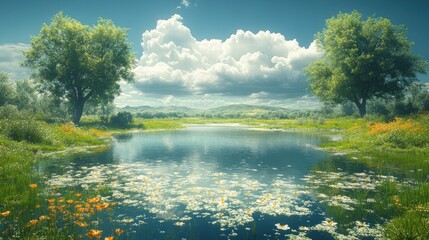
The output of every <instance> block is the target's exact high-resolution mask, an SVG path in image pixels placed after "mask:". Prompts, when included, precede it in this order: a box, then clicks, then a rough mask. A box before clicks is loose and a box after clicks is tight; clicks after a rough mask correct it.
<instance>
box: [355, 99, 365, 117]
mask: <svg viewBox="0 0 429 240" xmlns="http://www.w3.org/2000/svg"><path fill="white" fill-rule="evenodd" d="M354 103H355V104H356V107H357V108H358V109H359V115H360V117H361V118H364V117H365V115H366V99H365V98H364V99H362V102H360V101H359V100H356V101H355V102H354Z"/></svg>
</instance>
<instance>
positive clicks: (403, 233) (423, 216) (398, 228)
mask: <svg viewBox="0 0 429 240" xmlns="http://www.w3.org/2000/svg"><path fill="white" fill-rule="evenodd" d="M426 207H427V206H426ZM427 210H428V209H426V211H427ZM428 221H429V216H428V214H427V213H424V212H421V211H410V212H408V213H406V214H405V215H403V216H400V217H397V218H394V219H393V220H392V221H390V222H389V224H387V225H386V228H385V230H384V236H385V237H386V239H391V240H408V239H409V240H414V239H422V240H423V239H429V224H428Z"/></svg>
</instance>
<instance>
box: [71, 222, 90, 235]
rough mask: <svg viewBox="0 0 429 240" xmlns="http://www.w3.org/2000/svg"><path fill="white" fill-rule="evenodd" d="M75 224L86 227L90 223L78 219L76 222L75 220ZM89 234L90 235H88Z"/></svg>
mask: <svg viewBox="0 0 429 240" xmlns="http://www.w3.org/2000/svg"><path fill="white" fill-rule="evenodd" d="M74 224H76V225H78V226H79V227H81V228H86V227H88V223H86V222H79V221H76V222H74ZM87 236H88V235H87Z"/></svg>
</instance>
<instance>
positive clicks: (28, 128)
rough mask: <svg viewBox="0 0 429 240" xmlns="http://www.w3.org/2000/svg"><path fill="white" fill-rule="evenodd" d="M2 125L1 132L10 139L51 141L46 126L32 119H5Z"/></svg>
mask: <svg viewBox="0 0 429 240" xmlns="http://www.w3.org/2000/svg"><path fill="white" fill-rule="evenodd" d="M2 125H3V127H2V131H3V134H4V135H5V136H6V137H7V138H9V139H10V140H13V141H17V142H21V141H26V142H29V143H51V141H50V137H49V133H48V132H47V130H46V128H44V127H43V126H42V124H41V123H39V122H37V121H35V120H33V119H20V120H5V121H4V122H3V123H2Z"/></svg>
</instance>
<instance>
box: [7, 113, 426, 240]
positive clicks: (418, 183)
mask: <svg viewBox="0 0 429 240" xmlns="http://www.w3.org/2000/svg"><path fill="white" fill-rule="evenodd" d="M428 118H429V116H428V115H420V116H416V117H413V118H409V119H396V121H394V122H390V123H384V122H379V121H369V120H366V119H355V118H335V119H271V120H269V119H200V118H185V119H135V120H134V123H133V124H132V125H130V126H129V128H128V129H120V128H115V127H113V126H109V125H107V126H105V125H101V124H100V123H99V121H98V119H97V118H95V117H85V118H83V119H82V124H81V126H80V127H75V126H74V125H73V124H71V123H69V124H47V123H44V122H41V121H37V120H34V119H31V118H28V119H27V118H26V119H14V120H13V121H10V120H8V119H0V155H1V158H0V213H1V216H0V228H1V229H2V231H3V232H4V234H6V235H5V236H7V237H12V235H13V234H17V233H19V234H21V235H20V238H22V239H31V238H33V237H34V236H36V235H49V234H53V233H54V232H55V234H56V235H55V237H56V238H57V239H63V238H64V239H66V238H67V236H68V235H70V234H71V235H72V236H75V237H82V236H83V235H86V234H89V235H91V234H96V233H94V232H93V233H90V232H89V230H88V229H89V228H85V230H84V229H81V228H80V227H79V226H77V225H76V224H69V225H64V224H60V225H55V224H53V219H52V218H51V220H50V221H51V223H49V224H48V221H46V222H45V220H46V219H44V220H40V217H42V216H48V215H49V214H50V210H49V209H48V207H49V204H46V203H45V205H43V203H37V202H35V201H36V200H35V199H39V200H40V198H37V197H36V195H38V194H40V193H41V192H42V187H39V188H36V189H32V188H31V187H30V185H31V184H33V183H36V182H40V180H41V179H38V178H39V177H38V176H37V175H33V174H32V173H33V171H32V169H31V167H32V164H33V162H35V161H37V155H38V154H37V153H39V152H43V153H46V152H53V151H62V150H65V149H68V148H75V147H83V146H94V145H96V146H101V145H104V144H106V141H108V140H106V139H109V137H110V136H111V135H112V134H115V133H125V132H129V131H134V130H159V129H167V130H174V129H179V128H183V127H184V126H185V125H186V124H207V123H239V124H243V125H249V126H253V127H257V128H265V129H284V130H294V131H302V132H308V133H317V134H333V133H334V134H335V135H341V136H342V137H343V138H342V139H341V140H340V141H334V142H329V143H326V144H324V145H323V147H324V148H325V149H326V150H328V151H333V152H338V151H339V152H345V153H348V155H349V156H350V157H353V158H356V159H357V160H356V161H359V162H360V163H364V164H366V165H367V166H369V167H370V168H371V169H376V170H377V171H380V172H381V171H390V172H391V173H392V174H394V175H396V176H402V177H403V178H407V179H413V181H414V184H413V185H409V186H407V185H404V184H402V185H401V186H402V187H398V186H397V185H388V186H386V187H385V188H383V189H380V190H379V191H380V201H381V202H384V203H386V204H389V205H390V206H396V207H395V212H394V214H393V215H394V216H395V217H394V218H393V219H392V220H391V221H390V222H389V223H387V224H386V226H385V236H386V237H387V238H390V239H416V238H421V239H426V238H427V237H428V236H427V232H428V231H427V230H428V226H427V221H428V219H429V216H428V212H429V210H428V209H429V184H428V183H427V180H428V179H427V176H428V175H429V121H428ZM35 153H36V154H35ZM64 194H65V195H64V196H68V197H67V198H69V199H68V200H73V201H75V200H76V202H78V201H77V200H78V199H75V198H74V197H73V196H72V195H73V193H64ZM98 194H100V192H98ZM362 194H363V195H365V193H362ZM84 195H85V196H86V199H87V200H79V201H81V202H82V203H84V202H85V201H88V199H89V198H90V197H91V193H84ZM393 196H395V198H393ZM363 198H364V197H363ZM56 201H63V202H64V201H66V199H65V198H64V199H63V200H61V199H57V200H56ZM395 203H396V204H395ZM37 205H41V206H39V208H36V206H37ZM65 206H66V205H64V206H63V207H62V208H63V209H64V208H65ZM383 207H384V205H383V206H380V209H381V208H383ZM60 209H61V208H59V209H58V210H60ZM72 210H73V209H72ZM20 211H21V213H20ZM23 211H30V212H33V213H32V215H31V216H32V217H31V218H29V217H28V216H27V217H25V216H23V213H22V212H23ZM67 214H68V213H67ZM3 215H7V216H3ZM58 218H61V219H62V220H61V221H59V222H62V223H64V222H65V220H64V219H63V218H64V215H61V216H57V219H58ZM42 219H43V217H42ZM9 220H12V221H13V222H14V223H16V225H13V229H11V228H8V227H7V226H6V225H5V224H6V222H9ZM32 220H37V222H36V221H33V222H31V221H32ZM69 220H70V219H69ZM76 221H77V220H76ZM88 221H89V220H88ZM33 223H34V224H33ZM90 227H91V226H90ZM93 228H94V229H96V226H93ZM109 234H110V233H109ZM112 234H113V233H112ZM425 234H426V235H425ZM103 236H104V235H103ZM106 236H107V235H106Z"/></svg>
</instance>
